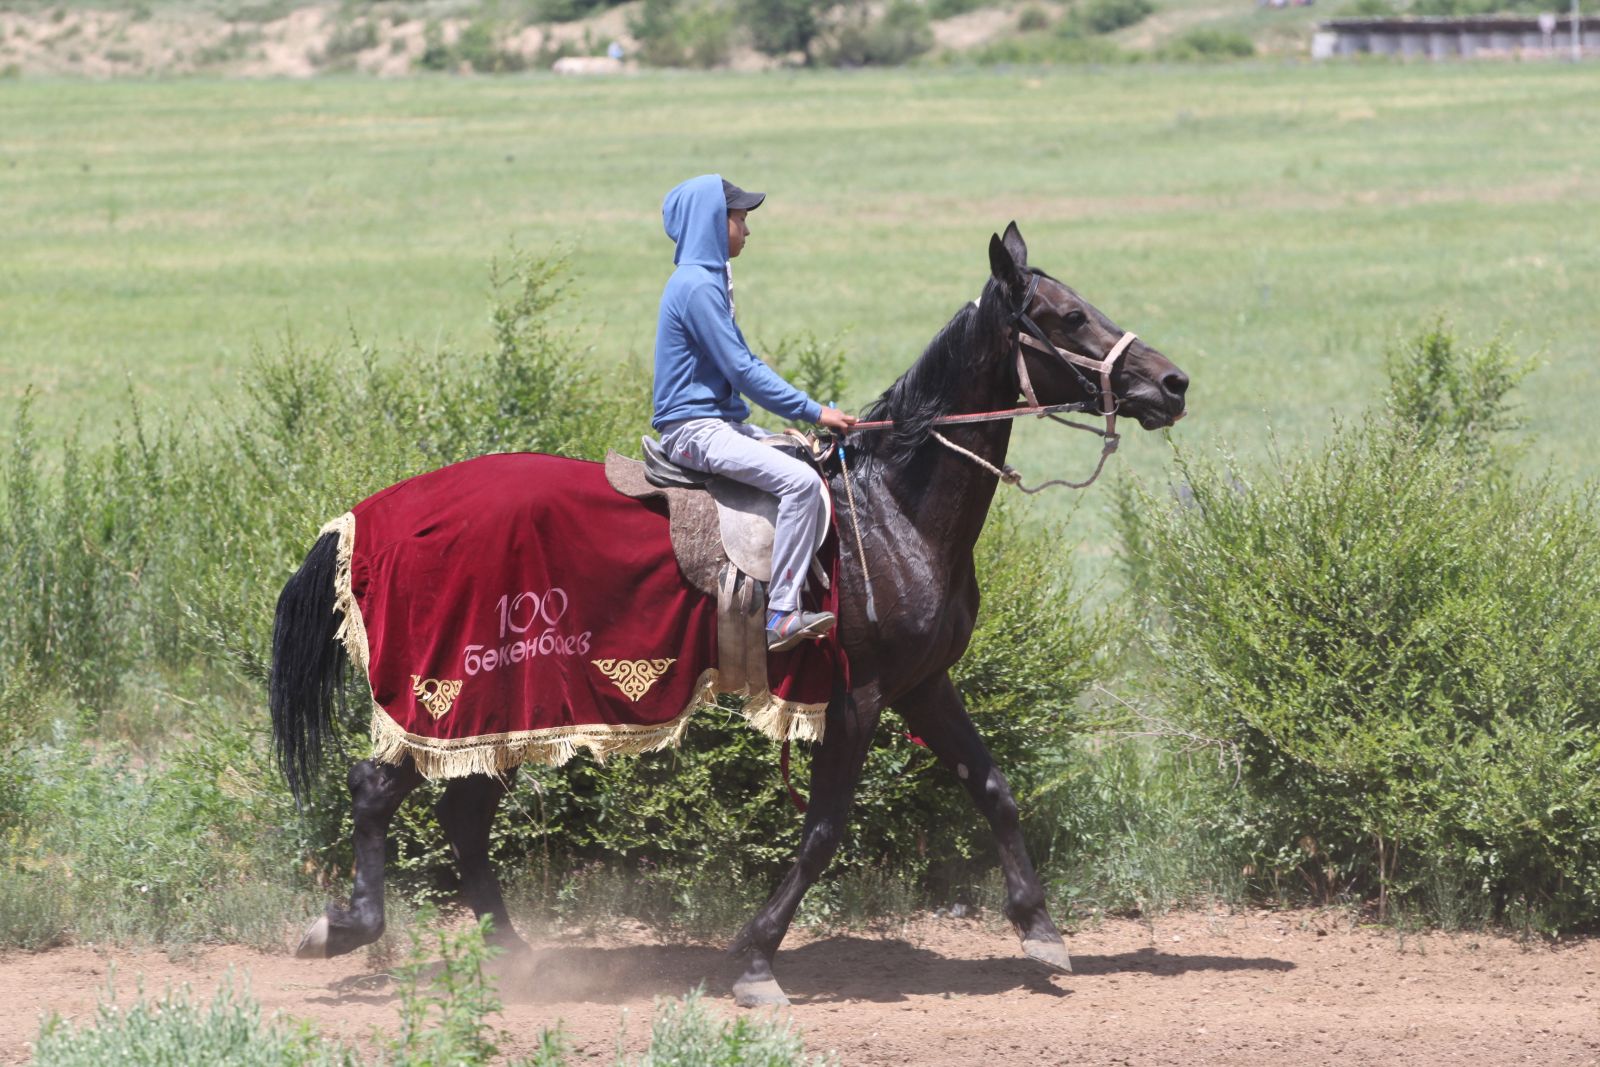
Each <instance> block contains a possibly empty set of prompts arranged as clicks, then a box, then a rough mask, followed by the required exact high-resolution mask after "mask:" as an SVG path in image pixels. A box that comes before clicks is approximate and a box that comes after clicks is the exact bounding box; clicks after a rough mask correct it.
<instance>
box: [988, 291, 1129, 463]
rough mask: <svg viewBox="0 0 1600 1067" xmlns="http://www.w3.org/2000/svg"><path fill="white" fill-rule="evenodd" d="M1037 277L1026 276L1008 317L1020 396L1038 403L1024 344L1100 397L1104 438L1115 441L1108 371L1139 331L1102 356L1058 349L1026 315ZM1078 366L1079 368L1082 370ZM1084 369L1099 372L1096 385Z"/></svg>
mask: <svg viewBox="0 0 1600 1067" xmlns="http://www.w3.org/2000/svg"><path fill="white" fill-rule="evenodd" d="M1040 277H1041V275H1038V274H1034V275H1033V276H1032V277H1030V278H1029V280H1028V291H1027V292H1026V293H1025V294H1023V297H1022V303H1021V304H1019V305H1018V306H1017V310H1015V311H1013V312H1012V313H1011V318H1010V326H1011V329H1012V331H1013V332H1014V333H1015V334H1016V351H1017V381H1018V384H1019V385H1021V387H1022V395H1023V396H1025V397H1027V398H1028V403H1029V404H1031V405H1033V406H1034V407H1036V408H1037V407H1040V406H1041V405H1040V404H1039V398H1038V397H1037V396H1035V395H1034V392H1033V380H1032V379H1031V378H1029V377H1028V360H1027V357H1026V355H1025V353H1024V352H1023V351H1022V346H1023V345H1027V346H1028V347H1029V348H1032V349H1034V350H1035V351H1037V352H1043V353H1044V354H1045V355H1047V356H1055V357H1056V358H1057V359H1059V360H1061V361H1062V362H1063V363H1065V364H1066V365H1067V368H1068V369H1069V370H1071V371H1072V373H1073V375H1074V376H1076V377H1077V379H1078V384H1079V385H1081V386H1082V387H1083V391H1084V392H1085V393H1087V394H1088V395H1090V396H1097V397H1099V399H1100V414H1102V415H1104V416H1105V417H1106V437H1107V438H1108V439H1110V440H1115V439H1116V436H1117V407H1118V405H1117V395H1116V393H1115V392H1113V391H1112V388H1111V372H1112V370H1113V369H1114V368H1115V367H1116V365H1117V360H1118V359H1120V358H1122V353H1124V352H1126V351H1127V350H1128V346H1129V345H1131V344H1133V342H1134V341H1136V340H1137V339H1138V334H1135V333H1132V332H1125V333H1124V334H1123V335H1122V337H1121V338H1120V339H1119V340H1118V341H1117V343H1116V344H1114V345H1112V346H1111V351H1110V352H1108V353H1107V354H1106V358H1105V359H1093V358H1091V357H1089V356H1086V355H1084V354H1083V353H1081V352H1074V351H1072V350H1071V349H1068V348H1058V347H1057V346H1056V345H1055V344H1054V343H1053V342H1052V341H1051V340H1050V338H1049V337H1047V336H1046V335H1045V332H1044V331H1043V330H1041V329H1040V328H1039V324H1038V323H1036V322H1034V321H1033V317H1032V316H1031V315H1029V314H1028V308H1030V307H1032V306H1033V298H1034V296H1035V295H1036V294H1037V293H1038V291H1039V278H1040ZM1079 368H1082V370H1080V369H1079ZM1084 370H1088V371H1090V372H1091V373H1096V374H1099V375H1100V382H1099V384H1098V385H1096V384H1095V383H1094V382H1091V381H1090V380H1089V379H1088V378H1086V377H1084V374H1083V371H1084Z"/></svg>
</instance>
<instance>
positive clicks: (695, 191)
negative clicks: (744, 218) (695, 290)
mask: <svg viewBox="0 0 1600 1067" xmlns="http://www.w3.org/2000/svg"><path fill="white" fill-rule="evenodd" d="M661 223H662V225H663V226H664V227H666V231H667V236H668V237H670V238H672V239H673V241H675V242H677V245H678V249H677V251H676V252H674V253H673V254H672V262H674V263H676V264H678V265H679V266H682V265H684V264H686V263H687V264H692V265H694V266H699V267H725V266H727V264H728V202H727V200H726V199H725V198H724V196H723V193H722V176H721V175H720V174H702V175H701V176H700V177H698V178H690V179H689V180H688V181H686V182H684V183H682V184H681V185H678V186H675V187H674V188H673V190H672V192H670V193H668V194H667V198H666V199H665V200H663V201H662V202H661Z"/></svg>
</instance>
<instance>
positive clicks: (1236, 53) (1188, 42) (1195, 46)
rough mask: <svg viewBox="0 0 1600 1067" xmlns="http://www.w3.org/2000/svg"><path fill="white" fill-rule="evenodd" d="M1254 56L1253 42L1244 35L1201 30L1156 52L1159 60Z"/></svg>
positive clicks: (1228, 31)
mask: <svg viewBox="0 0 1600 1067" xmlns="http://www.w3.org/2000/svg"><path fill="white" fill-rule="evenodd" d="M1255 54H1256V46H1255V42H1254V41H1252V40H1251V39H1250V38H1249V37H1247V36H1245V35H1244V34H1242V33H1239V32H1238V31H1235V30H1209V29H1203V28H1202V29H1197V30H1190V31H1189V32H1188V33H1185V34H1184V35H1183V36H1181V37H1179V38H1178V39H1176V40H1174V41H1171V42H1169V43H1167V44H1165V45H1162V46H1161V48H1160V49H1159V50H1157V52H1156V55H1157V56H1158V57H1160V58H1161V59H1175V60H1217V59H1248V58H1249V57H1250V56H1253V55H1255Z"/></svg>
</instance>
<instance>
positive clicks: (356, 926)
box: [271, 223, 1189, 1005]
mask: <svg viewBox="0 0 1600 1067" xmlns="http://www.w3.org/2000/svg"><path fill="white" fill-rule="evenodd" d="M1027 260H1028V250H1027V246H1026V245H1025V244H1024V242H1023V240H1022V235H1021V234H1020V233H1019V232H1018V231H1017V227H1016V224H1015V223H1013V224H1012V225H1011V226H1009V227H1008V228H1007V229H1006V233H1005V237H1004V238H1001V237H998V236H997V237H994V238H992V239H991V241H990V243H989V265H990V272H991V277H990V279H989V281H988V283H987V284H986V285H985V286H984V290H983V295H982V297H981V299H979V300H978V301H976V302H974V303H973V304H970V305H968V306H966V307H963V308H962V309H961V311H959V312H958V313H957V314H956V316H955V318H954V319H952V320H951V321H950V323H949V324H948V325H946V326H945V328H944V329H943V330H941V331H940V332H939V335H938V336H937V337H935V338H934V339H933V342H932V343H931V344H930V345H929V346H928V349H927V351H926V352H924V353H923V355H922V357H921V358H920V359H919V360H918V361H917V362H916V364H915V365H914V366H913V367H912V368H911V369H910V370H909V371H907V372H906V373H905V374H904V375H902V376H901V378H900V380H899V381H897V382H896V383H895V384H894V385H893V386H891V387H890V388H889V390H888V391H887V392H885V393H884V394H883V396H882V397H881V398H880V399H879V400H878V402H877V404H875V405H874V406H873V408H872V409H871V411H870V412H868V415H867V417H868V418H869V419H871V420H878V421H892V422H893V424H894V428H893V429H892V430H890V431H887V432H882V433H876V434H872V433H862V434H858V435H856V436H855V437H854V438H852V440H851V442H850V445H851V453H850V454H851V455H853V456H854V457H855V459H854V461H853V462H852V464H851V467H850V474H849V478H850V480H851V488H852V489H853V490H854V496H855V499H856V503H857V506H858V509H859V518H860V530H861V537H862V540H863V544H864V550H865V557H866V564H867V570H868V571H870V574H871V584H872V590H871V592H872V597H871V602H872V603H873V604H874V606H875V611H873V612H870V613H869V612H868V611H867V608H866V605H867V604H868V603H869V597H868V590H867V589H866V586H865V583H864V580H863V568H862V561H861V559H859V558H857V555H856V548H855V540H854V537H853V536H852V535H849V534H848V533H847V536H845V537H844V538H843V539H842V551H843V553H844V558H843V560H842V561H841V567H840V570H841V586H842V589H841V596H840V604H841V617H840V619H839V625H840V627H841V637H842V640H843V643H844V646H845V649H846V651H847V652H848V653H849V656H850V665H851V680H852V688H851V690H850V692H848V693H842V694H840V695H839V696H838V697H836V699H835V700H834V701H833V702H832V703H831V704H830V705H829V707H828V710H827V727H826V730H825V733H824V740H823V741H822V742H821V743H820V744H819V745H818V746H817V748H816V750H815V752H814V753H813V757H812V764H811V802H810V808H809V810H808V811H807V812H806V818H805V826H804V829H803V830H802V833H801V840H800V849H799V854H798V855H797V856H796V857H795V862H794V866H793V867H792V868H791V869H790V871H789V873H788V875H787V876H785V877H784V879H783V882H782V883H781V884H780V885H779V886H778V889H777V892H776V893H774V894H773V896H772V898H771V899H770V900H769V901H768V902H767V903H766V905H765V906H764V907H763V908H762V909H761V910H760V912H758V913H757V914H756V916H755V917H754V918H752V919H751V920H750V922H749V923H748V924H747V925H746V926H745V928H744V930H743V931H742V932H741V933H740V934H739V936H738V938H737V939H736V940H735V942H734V945H733V949H732V951H733V953H734V954H735V955H737V956H738V957H739V959H740V960H741V961H742V965H743V973H742V974H741V976H740V977H739V979H738V981H736V982H735V983H734V992H735V994H736V997H737V1000H738V1002H739V1003H740V1004H743V1005H755V1004H781V1003H785V1002H786V998H785V997H784V993H783V990H782V988H781V987H780V986H779V985H778V983H777V981H776V979H775V978H774V977H773V974H772V960H773V956H774V954H775V953H776V952H777V950H778V945H779V944H780V943H781V942H782V940H783V937H784V934H785V933H786V932H787V931H788V929H789V923H790V921H791V920H792V919H793V917H794V913H795V909H796V908H797V907H798V906H799V904H800V898H801V897H802V896H803V895H804V894H805V891H806V889H807V888H809V887H810V886H811V884H812V883H813V882H815V881H816V880H817V878H818V877H820V876H821V874H822V872H823V870H824V868H826V867H827V865H828V862H829V860H830V859H831V858H832V857H833V854H834V851H835V850H836V849H837V848H838V845H839V841H840V837H841V835H842V833H843V830H844V825H845V819H846V818H847V816H848V815H849V811H850V805H851V803H852V801H853V799H854V796H855V790H856V784H857V782H858V780H859V778H860V776H861V770H862V766H863V765H864V763H865V760H866V757H867V749H868V746H869V745H870V743H871V740H872V735H873V731H874V730H876V728H877V725H878V717H879V715H880V714H882V712H883V710H884V709H885V708H893V709H894V710H895V711H897V712H899V713H900V715H901V716H902V717H903V718H904V719H905V721H906V725H907V726H908V728H909V729H910V730H911V731H912V732H913V733H914V734H916V735H917V736H919V737H921V738H922V739H923V740H924V741H925V742H926V743H927V745H928V746H929V748H931V749H932V750H933V752H934V753H935V754H936V755H937V756H938V758H939V760H940V761H941V762H942V763H943V764H944V765H945V766H946V767H948V768H949V769H950V770H951V771H952V772H954V774H955V775H956V777H957V778H958V779H959V780H960V782H961V784H962V785H963V786H964V787H965V788H966V790H967V792H968V793H969V794H970V795H971V796H972V799H973V802H974V803H975V804H976V805H977V807H978V809H979V810H980V811H981V812H982V813H983V815H984V817H985V818H987V819H988V820H989V824H990V826H991V827H992V828H993V831H994V835H995V839H996V842H997V843H998V845H999V852H1000V862H1001V866H1002V867H1003V868H1004V871H1005V880H1006V906H1005V912H1006V917H1007V918H1009V919H1010V920H1011V923H1012V925H1013V926H1015V927H1016V929H1017V932H1018V934H1019V935H1020V936H1021V939H1022V950H1023V952H1024V953H1025V954H1026V955H1028V956H1029V957H1031V958H1033V959H1035V960H1038V961H1039V962H1041V963H1043V964H1045V965H1047V966H1050V967H1054V968H1058V969H1060V970H1063V971H1067V970H1070V969H1071V964H1070V961H1069V958H1068V955H1067V950H1066V946H1065V945H1064V944H1063V943H1062V940H1061V934H1060V932H1059V931H1058V930H1057V929H1056V925H1055V923H1054V922H1053V921H1052V920H1051V918H1050V915H1049V913H1048V912H1047V910H1046V908H1045V896H1044V889H1043V888H1042V887H1041V886H1040V884H1039V878H1038V876H1037V875H1036V874H1035V873H1034V869H1033V864H1032V862H1031V861H1030V860H1029V858H1028V853H1027V849H1026V848H1025V847H1024V845H1023V841H1022V835H1021V833H1020V831H1019V828H1018V823H1017V806H1016V802H1015V801H1014V800H1013V799H1012V796H1011V790H1010V787H1009V786H1008V785H1007V784H1006V779H1005V776H1004V775H1003V774H1002V773H1001V772H1000V769H999V768H998V767H996V766H995V765H994V762H993V760H992V759H991V758H990V756H989V752H988V750H987V749H986V748H985V747H984V744H983V741H982V739H981V738H980V737H979V736H978V732H977V730H976V729H975V728H974V727H973V725H972V720H971V719H970V718H969V717H968V715H967V712H966V709H965V708H964V707H963V706H962V703H961V697H960V695H959V694H958V693H957V692H956V688H955V686H954V684H952V682H951V681H950V675H949V670H950V667H951V666H952V665H954V664H955V663H956V661H957V660H959V659H960V658H961V655H962V653H963V652H964V651H965V650H966V647H967V642H968V640H969V639H970V638H971V636H972V630H973V626H974V624H975V623H976V621H977V616H978V578H977V574H976V573H975V571H974V568H973V558H972V553H973V547H974V545H976V543H977V540H978V535H979V534H980V533H981V532H982V530H983V524H984V519H985V517H986V516H987V514H988V511H989V505H990V502H991V500H992V499H993V496H994V492H995V489H996V488H997V486H998V485H999V478H998V477H997V475H996V474H995V473H993V471H995V470H997V469H998V468H1001V467H1002V466H1003V464H1004V461H1005V455H1006V447H1007V445H1008V443H1009V441H1010V438H1011V423H1010V422H1009V421H992V422H983V423H975V424H962V425H945V426H943V428H942V430H941V431H940V435H941V436H943V437H944V439H945V440H944V441H935V440H934V439H933V434H934V429H935V427H936V426H941V425H942V424H941V423H940V420H941V419H945V418H947V417H948V416H951V415H959V414H963V413H971V412H992V411H999V410H1004V409H1009V408H1011V407H1013V406H1014V405H1015V404H1016V402H1017V399H1018V396H1019V394H1023V393H1026V394H1028V397H1029V400H1030V401H1031V402H1033V403H1036V404H1039V405H1055V404H1066V403H1085V404H1089V405H1092V406H1093V407H1094V408H1096V409H1103V410H1112V409H1114V410H1115V411H1117V412H1118V413H1119V414H1121V415H1122V416H1124V417H1132V418H1135V419H1137V420H1138V421H1139V423H1140V424H1141V425H1142V426H1144V428H1145V429H1156V428H1159V427H1163V426H1169V425H1171V424H1172V423H1173V422H1174V421H1176V420H1177V419H1178V418H1179V417H1181V416H1182V415H1183V412H1184V393H1185V391H1186V389H1187V387H1188V384H1189V380H1188V377H1187V376H1186V375H1184V373H1183V372H1182V371H1180V370H1178V369H1177V367H1175V366H1174V365H1173V364H1172V363H1171V361H1169V360H1168V359H1167V358H1166V357H1165V356H1163V355H1161V353H1159V352H1157V351H1156V350H1155V349H1153V348H1151V347H1149V346H1148V345H1145V344H1144V343H1142V342H1140V341H1138V340H1137V339H1133V338H1132V335H1129V334H1125V333H1124V332H1123V331H1122V330H1121V329H1119V328H1118V327H1117V326H1115V325H1114V324H1113V323H1112V322H1111V320H1110V319H1108V318H1106V316H1104V315H1103V314H1101V313H1100V312H1099V311H1098V310H1097V309H1095V308H1094V307H1093V306H1091V305H1090V304H1088V303H1087V302H1086V301H1084V300H1083V298H1081V297H1080V296H1078V294H1077V293H1075V292H1074V291H1073V290H1072V289H1070V288H1068V287H1067V286H1065V285H1063V284H1061V283H1060V282H1058V281H1056V280H1055V279H1054V278H1052V277H1050V276H1049V275H1047V274H1044V273H1042V272H1040V271H1037V270H1034V269H1032V268H1030V267H1029V266H1028V261H1027ZM1100 360H1105V361H1107V364H1108V365H1107V366H1106V367H1105V368H1104V369H1103V370H1102V368H1101V367H1100V366H1099V365H1098V364H1097V361H1100ZM1085 366H1087V367H1090V368H1091V370H1093V371H1094V372H1095V373H1093V374H1091V375H1087V376H1086V375H1085V374H1084V373H1083V371H1082V369H1080V368H1082V367H1085ZM1107 387H1109V395H1107V393H1108V389H1107ZM950 445H955V446H959V449H960V450H958V449H957V448H952V447H949V446H950ZM962 450H964V451H962ZM843 477H844V476H843V475H842V474H840V473H837V472H836V473H834V474H833V475H831V483H832V484H831V486H830V488H831V489H832V490H833V492H834V494H835V496H836V498H837V499H840V500H843V499H844V498H845V485H844V482H843ZM334 539H335V535H331V534H330V535H328V536H327V537H324V538H323V539H322V540H321V541H319V542H318V544H317V546H316V548H314V549H313V550H312V553H311V555H310V556H309V557H308V558H307V560H306V563H305V564H304V565H303V566H302V568H301V570H300V572H299V573H298V574H296V575H295V577H294V578H292V579H291V580H290V582H289V584H288V586H286V587H285V589H284V592H283V596H282V597H281V599H280V600H279V604H278V617H277V625H276V629H275V632H274V647H273V667H272V679H271V698H272V699H271V702H272V712H273V733H274V738H275V741H276V744H277V748H278V752H279V755H280V758H281V760H282V762H283V766H284V769H285V772H286V774H287V775H288V777H289V779H290V782H291V785H293V786H294V787H295V788H296V791H297V792H300V791H301V790H303V789H304V787H305V786H306V785H307V784H309V782H310V781H311V779H312V772H313V770H314V768H315V764H316V760H317V758H318V756H319V754H320V752H321V745H322V740H323V734H324V733H325V732H326V730H327V728H328V724H329V722H330V719H329V710H328V709H329V704H330V701H331V699H332V696H333V691H334V687H335V684H336V681H335V680H336V677H337V673H338V670H339V668H340V664H341V660H340V657H341V656H342V655H343V651H342V647H341V646H340V645H338V644H337V643H336V642H335V641H334V631H335V629H336V628H337V625H338V621H339V620H338V617H337V616H335V615H334V613H333V610H332V603H333V568H334V560H333V554H334V551H333V543H332V542H333V540H334ZM869 614H870V615H871V616H872V617H871V618H869ZM509 777H510V776H507V779H509ZM507 779H498V778H490V777H486V776H482V775H478V776H473V777H466V778H456V779H453V780H451V781H450V782H449V783H448V784H447V785H446V787H445V790H444V794H443V797H442V799H441V800H440V802H439V808H438V813H439V821H440V823H441V825H442V826H443V827H444V830H445V833H446V834H447V835H448V837H449V840H450V845H451V849H452V851H453V852H454V854H455V857H456V861H457V863H458V865H459V867H460V870H461V883H462V887H463V894H464V896H465V898H466V902H467V904H468V905H469V906H471V908H472V909H473V911H474V912H476V913H477V914H478V915H480V916H481V915H485V914H487V915H491V916H493V918H494V923H495V931H496V938H497V940H498V941H500V942H501V943H503V944H505V945H507V946H508V947H511V948H513V949H525V948H526V946H525V945H524V944H523V942H522V941H521V940H520V939H519V938H518V937H517V935H516V934H515V933H514V932H513V931H512V929H511V924H510V920H509V917H508V916H507V915H506V910H505V904H504V902H503V901H502V899H501V894H500V888H499V884H498V882H497V880H496V878H495V876H494V872H493V871H492V870H491V869H490V866H489V862H488V857H489V828H490V824H491V822H492V821H493V819H494V816H495V812H496V809H497V807H498V805H499V803H500V800H501V798H502V797H503V796H504V794H505V792H506V790H507V788H508V787H509V781H508V780H507ZM349 781H350V792H351V798H352V803H353V806H354V826H355V830H354V837H355V857H356V870H355V887H354V890H353V892H352V895H351V900H350V906H349V907H348V908H343V907H337V906H331V905H330V906H329V908H328V910H327V914H326V915H325V916H324V917H323V918H321V919H318V920H317V922H316V923H315V924H314V925H313V926H312V927H311V929H310V930H309V931H308V932H307V934H306V936H305V939H304V941H303V942H302V943H301V946H300V954H301V955H302V956H311V957H323V956H331V955H337V954H339V953H343V952H349V951H351V950H352V949H355V948H358V947H360V946H361V945H365V944H368V943H370V942H372V941H374V940H376V939H377V938H378V936H379V935H380V934H382V932H383V865H384V842H385V838H386V836H387V833H388V827H389V820H390V818H391V817H392V816H393V814H394V812H395V810H396V808H398V807H399V805H400V802H401V801H402V800H403V799H404V798H405V796H406V795H407V794H408V793H410V792H411V790H413V789H414V788H416V787H417V785H419V784H420V783H421V781H422V776H421V775H420V774H419V773H418V771H417V769H416V768H415V766H413V765H412V763H411V761H410V760H409V758H407V759H405V760H403V761H402V762H401V763H399V764H387V763H379V762H376V761H374V760H364V761H362V762H360V763H357V764H355V765H354V766H353V767H352V768H351V769H350V776H349Z"/></svg>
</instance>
